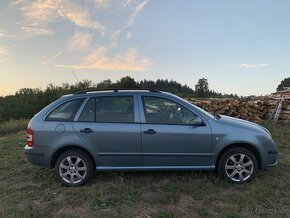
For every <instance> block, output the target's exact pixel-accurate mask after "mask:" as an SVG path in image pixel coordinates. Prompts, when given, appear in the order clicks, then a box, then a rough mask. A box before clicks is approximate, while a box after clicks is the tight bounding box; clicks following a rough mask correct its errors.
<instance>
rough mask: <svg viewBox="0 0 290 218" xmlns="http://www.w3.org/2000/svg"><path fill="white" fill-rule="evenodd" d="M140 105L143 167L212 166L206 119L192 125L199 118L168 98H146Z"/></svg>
mask: <svg viewBox="0 0 290 218" xmlns="http://www.w3.org/2000/svg"><path fill="white" fill-rule="evenodd" d="M140 102H141V103H142V106H140V107H141V121H142V124H141V132H142V146H143V166H144V167H148V168H150V167H159V168H165V169H166V168H174V167H176V168H185V169H186V168H188V169H191V168H193V169H194V168H197V169H203V168H209V167H210V164H211V158H212V135H211V129H210V127H209V125H208V124H207V123H206V121H205V120H204V123H203V125H200V126H193V125H192V122H193V119H194V118H195V117H196V116H197V115H196V114H195V113H193V112H192V111H190V110H189V109H187V108H186V107H184V106H182V105H180V104H178V103H176V102H174V101H172V100H169V99H165V98H160V97H157V96H145V95H144V96H142V97H141V99H140ZM142 109H143V110H142Z"/></svg>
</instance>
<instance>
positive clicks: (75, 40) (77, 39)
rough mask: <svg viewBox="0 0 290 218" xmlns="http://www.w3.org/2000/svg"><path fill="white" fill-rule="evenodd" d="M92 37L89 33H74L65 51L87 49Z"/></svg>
mask: <svg viewBox="0 0 290 218" xmlns="http://www.w3.org/2000/svg"><path fill="white" fill-rule="evenodd" d="M92 39H93V36H92V34H91V33H85V32H81V31H76V32H75V33H74V35H73V37H72V39H71V40H70V41H69V42H68V46H67V49H68V50H71V51H74V50H77V51H78V50H84V49H86V48H88V47H89V45H90V43H91V41H92Z"/></svg>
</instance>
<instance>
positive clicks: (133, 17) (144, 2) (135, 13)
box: [127, 0, 148, 27]
mask: <svg viewBox="0 0 290 218" xmlns="http://www.w3.org/2000/svg"><path fill="white" fill-rule="evenodd" d="M147 3H148V0H144V1H143V2H141V3H140V4H139V5H137V7H136V8H135V9H134V11H133V13H132V14H131V16H130V17H129V20H128V23H127V27H129V26H131V25H132V24H133V23H134V20H135V18H136V16H137V15H138V14H139V13H140V12H141V11H143V9H144V8H145V5H146V4H147Z"/></svg>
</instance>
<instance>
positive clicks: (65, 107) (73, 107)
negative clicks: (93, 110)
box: [46, 98, 84, 122]
mask: <svg viewBox="0 0 290 218" xmlns="http://www.w3.org/2000/svg"><path fill="white" fill-rule="evenodd" d="M83 101H84V99H83V98H81V99H76V100H72V101H68V102H66V103H64V104H62V105H60V106H58V107H57V108H56V109H54V110H53V111H52V112H51V113H50V114H49V115H48V117H47V118H46V120H47V121H67V122H70V121H73V119H74V117H75V115H76V113H77V111H78V110H79V108H80V106H81V105H82V103H83Z"/></svg>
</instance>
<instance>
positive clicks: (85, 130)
mask: <svg viewBox="0 0 290 218" xmlns="http://www.w3.org/2000/svg"><path fill="white" fill-rule="evenodd" d="M80 132H82V133H92V132H93V130H92V129H91V128H84V129H82V130H81V131H80Z"/></svg>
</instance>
